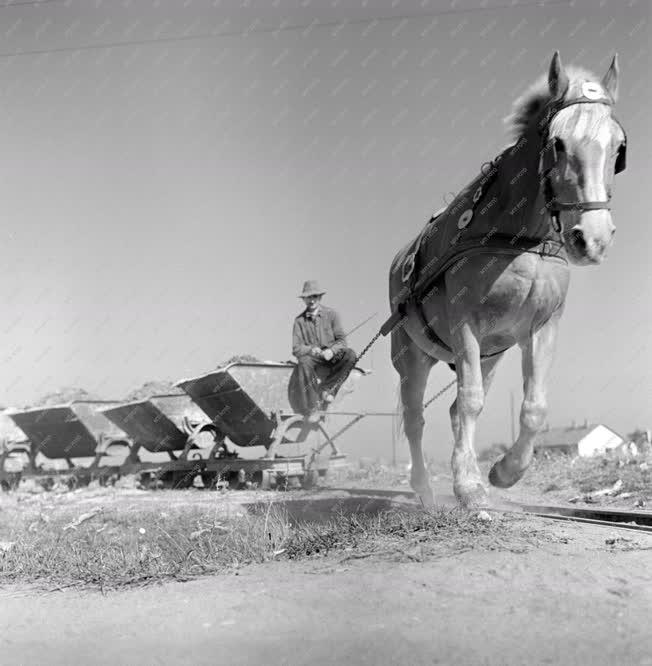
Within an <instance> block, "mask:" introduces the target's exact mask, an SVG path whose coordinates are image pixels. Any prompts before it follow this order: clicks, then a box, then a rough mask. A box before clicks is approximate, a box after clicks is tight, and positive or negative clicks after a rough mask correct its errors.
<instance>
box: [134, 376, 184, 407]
mask: <svg viewBox="0 0 652 666" xmlns="http://www.w3.org/2000/svg"><path fill="white" fill-rule="evenodd" d="M153 395H183V391H182V390H181V389H180V388H178V387H177V386H175V385H174V384H173V383H172V382H169V381H166V380H154V381H149V382H145V383H144V384H143V385H142V386H140V387H139V388H137V389H134V390H133V391H131V392H130V393H128V394H127V398H126V400H127V402H134V401H136V400H147V399H148V398H151V397H152V396H153Z"/></svg>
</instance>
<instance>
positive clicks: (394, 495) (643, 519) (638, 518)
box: [331, 487, 652, 534]
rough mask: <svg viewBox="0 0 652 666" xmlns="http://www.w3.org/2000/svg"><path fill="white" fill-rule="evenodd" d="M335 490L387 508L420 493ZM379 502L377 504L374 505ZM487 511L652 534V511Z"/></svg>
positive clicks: (448, 501)
mask: <svg viewBox="0 0 652 666" xmlns="http://www.w3.org/2000/svg"><path fill="white" fill-rule="evenodd" d="M331 490H334V491H339V492H342V493H347V494H348V495H349V496H350V497H351V498H358V500H362V502H364V501H371V502H372V504H371V505H370V506H372V507H374V506H376V505H377V504H378V501H379V500H385V502H386V507H385V508H390V506H391V505H392V504H393V503H394V504H396V502H395V500H397V499H398V498H400V497H404V498H406V499H412V500H416V494H415V493H414V492H412V491H410V490H394V489H388V488H349V487H344V488H331ZM438 499H439V501H440V503H441V505H442V506H444V507H449V508H454V507H455V506H457V500H456V499H455V498H454V497H453V496H438ZM374 501H375V503H373V502H374ZM487 511H489V512H490V513H491V512H496V513H526V514H529V515H532V516H538V517H540V518H549V519H552V520H563V521H572V522H578V523H587V524H591V525H597V526H601V527H610V528H614V527H617V528H623V529H628V530H635V531H638V532H647V533H649V534H652V511H625V510H622V509H611V508H601V507H591V508H583V507H574V506H564V505H550V504H525V503H523V504H522V503H518V502H501V503H500V504H498V505H497V506H495V507H492V508H489V509H487Z"/></svg>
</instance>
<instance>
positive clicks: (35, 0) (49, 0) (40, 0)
mask: <svg viewBox="0 0 652 666" xmlns="http://www.w3.org/2000/svg"><path fill="white" fill-rule="evenodd" d="M62 2H63V0H25V1H24V2H11V0H9V2H1V3H0V9H9V8H10V7H25V6H29V5H31V6H38V5H50V4H53V3H56V4H61V3H62Z"/></svg>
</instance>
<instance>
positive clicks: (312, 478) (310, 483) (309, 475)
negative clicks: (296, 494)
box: [301, 469, 319, 490]
mask: <svg viewBox="0 0 652 666" xmlns="http://www.w3.org/2000/svg"><path fill="white" fill-rule="evenodd" d="M318 479H319V473H318V472H317V470H315V469H309V470H306V473H305V474H304V475H303V477H302V478H301V487H302V488H303V489H304V490H310V488H314V487H315V486H316V485H317V480H318Z"/></svg>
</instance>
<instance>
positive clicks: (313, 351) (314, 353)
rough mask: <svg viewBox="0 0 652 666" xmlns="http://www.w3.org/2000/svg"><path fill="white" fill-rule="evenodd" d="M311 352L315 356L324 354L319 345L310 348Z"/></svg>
mask: <svg viewBox="0 0 652 666" xmlns="http://www.w3.org/2000/svg"><path fill="white" fill-rule="evenodd" d="M310 353H311V354H312V355H313V356H321V355H322V354H321V349H320V348H319V347H313V348H312V349H311V350H310Z"/></svg>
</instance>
